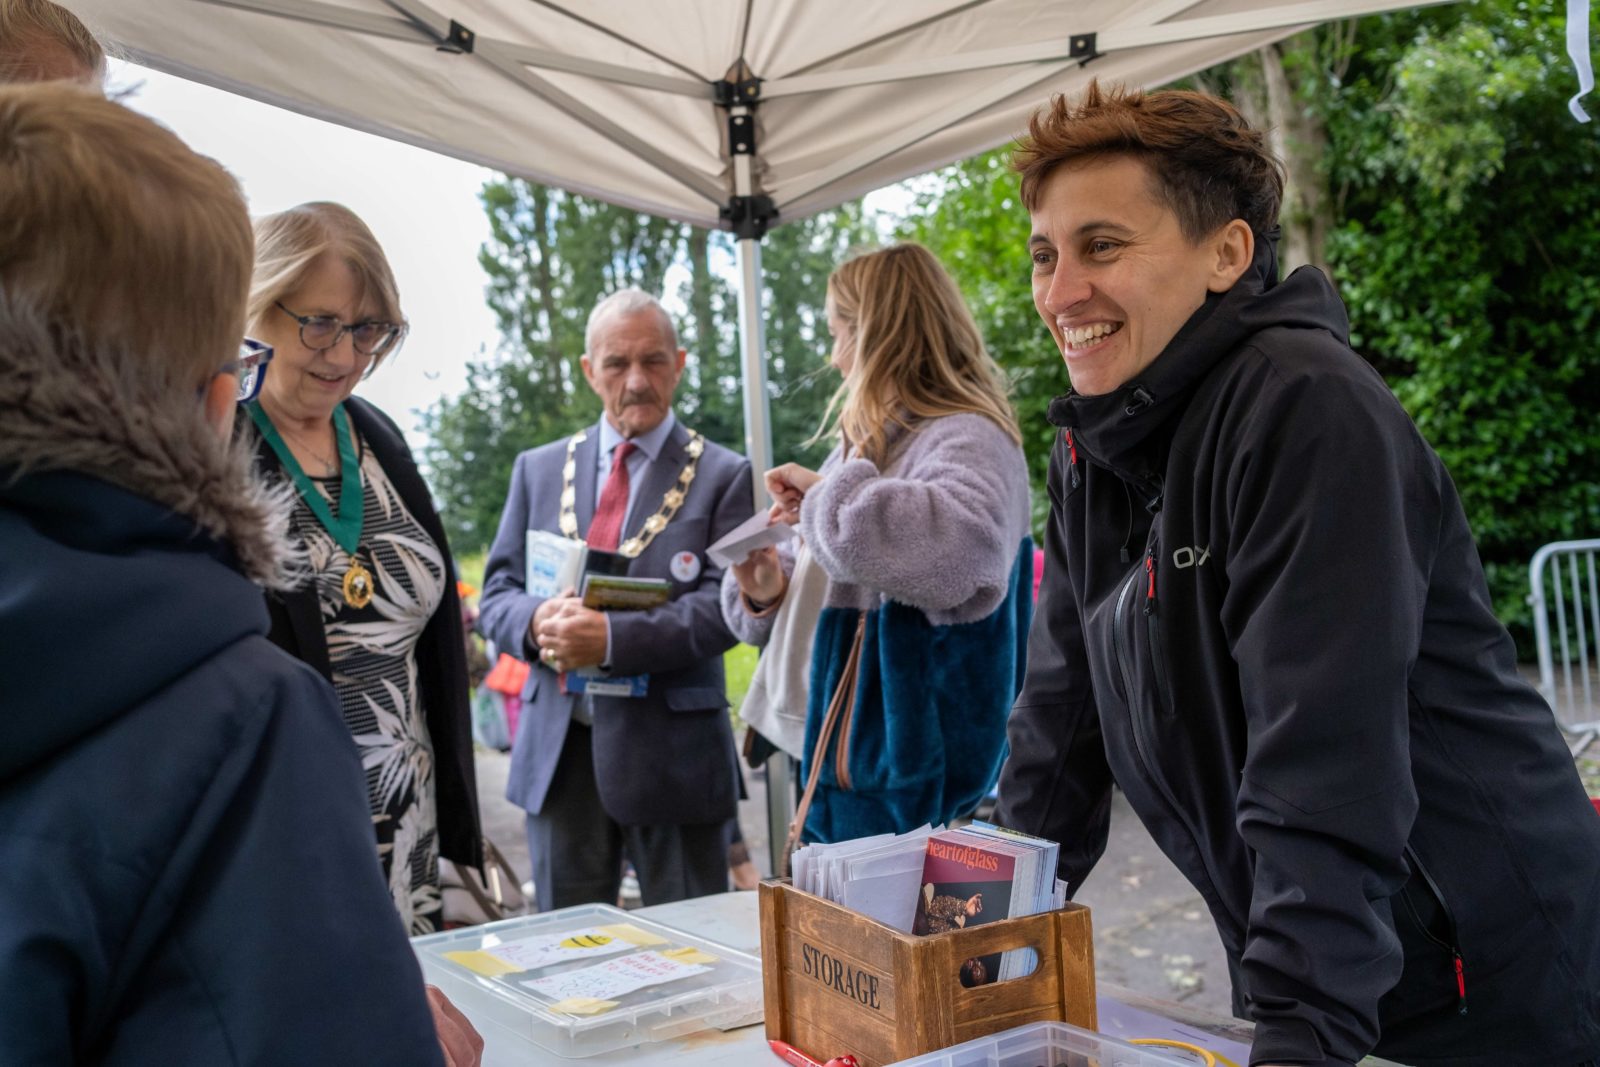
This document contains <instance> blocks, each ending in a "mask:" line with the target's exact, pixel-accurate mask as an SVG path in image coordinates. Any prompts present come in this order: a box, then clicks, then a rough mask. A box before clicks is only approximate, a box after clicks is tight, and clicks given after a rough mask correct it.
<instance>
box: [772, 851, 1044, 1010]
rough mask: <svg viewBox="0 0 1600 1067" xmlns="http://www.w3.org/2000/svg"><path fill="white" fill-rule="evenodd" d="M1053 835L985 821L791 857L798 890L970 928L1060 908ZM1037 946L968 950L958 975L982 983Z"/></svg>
mask: <svg viewBox="0 0 1600 1067" xmlns="http://www.w3.org/2000/svg"><path fill="white" fill-rule="evenodd" d="M1059 851H1060V847H1059V846H1058V845H1057V844H1056V843H1055V842H1054V841H1046V840H1044V839H1042V838H1038V837H1030V836H1028V835H1027V834H1022V833H1017V832H1016V831H1014V830H1007V829H1004V828H1003V827H999V826H994V825H991V824H990V823H985V822H974V823H972V824H970V825H968V826H963V827H961V828H960V829H956V830H944V829H939V830H935V829H934V828H933V827H930V826H923V827H920V828H918V829H916V830H913V831H911V832H910V833H906V834H882V835H879V836H877V837H863V838H858V839H857V840H854V841H840V842H838V843H836V844H815V845H803V846H801V847H800V848H799V849H797V850H795V852H794V855H793V856H792V857H791V859H790V870H791V871H792V872H793V880H794V885H795V888H796V889H801V890H804V891H805V892H807V893H812V894H814V895H816V896H819V897H824V898H826V899H828V900H831V901H833V902H834V903H836V904H842V905H844V906H845V907H847V908H850V909H851V910H852V911H858V912H860V913H861V914H863V915H866V916H868V917H870V918H873V919H876V920H878V921H879V922H881V923H885V924H886V925H888V926H892V927H894V928H895V929H896V930H903V931H905V932H906V933H913V934H936V933H941V932H943V931H946V930H955V929H964V928H966V927H968V926H977V925H979V924H981V923H986V922H992V921H994V920H996V919H1005V918H1012V917H1016V916H1019V915H1033V914H1035V913H1037V912H1041V911H1049V910H1051V909H1052V908H1059V907H1061V906H1062V905H1064V904H1065V903H1066V900H1067V884H1066V883H1065V882H1063V881H1060V880H1059V879H1057V878H1056V859H1057V856H1058V854H1059ZM1033 956H1034V953H1033V950H1032V949H1019V950H1017V951H1014V952H1007V953H1004V954H1003V955H1000V954H996V955H995V956H993V957H986V958H982V959H972V960H968V961H966V963H965V964H964V965H963V966H962V971H961V977H962V982H963V983H964V984H966V985H984V984H986V983H988V982H994V981H998V980H1003V979H1007V978H1016V977H1021V976H1022V975H1025V974H1028V973H1029V972H1030V971H1031V970H1032V969H1033Z"/></svg>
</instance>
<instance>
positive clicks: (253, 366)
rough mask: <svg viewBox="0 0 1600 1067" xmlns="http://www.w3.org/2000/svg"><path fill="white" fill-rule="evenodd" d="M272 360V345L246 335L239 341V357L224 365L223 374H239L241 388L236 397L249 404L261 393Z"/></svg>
mask: <svg viewBox="0 0 1600 1067" xmlns="http://www.w3.org/2000/svg"><path fill="white" fill-rule="evenodd" d="M271 362H272V346H271V345H264V344H262V343H261V342H260V341H256V340H252V339H251V338H249V337H246V338H245V339H244V340H243V341H240V342H239V358H238V359H234V360H229V361H228V362H227V363H224V364H223V365H222V370H221V372H220V373H222V374H237V375H238V376H239V390H238V392H237V393H236V394H235V395H234V399H235V400H237V401H238V402H239V403H241V404H248V403H250V401H252V400H254V399H255V398H256V397H258V396H260V395H261V383H262V382H264V381H266V380H267V364H268V363H271Z"/></svg>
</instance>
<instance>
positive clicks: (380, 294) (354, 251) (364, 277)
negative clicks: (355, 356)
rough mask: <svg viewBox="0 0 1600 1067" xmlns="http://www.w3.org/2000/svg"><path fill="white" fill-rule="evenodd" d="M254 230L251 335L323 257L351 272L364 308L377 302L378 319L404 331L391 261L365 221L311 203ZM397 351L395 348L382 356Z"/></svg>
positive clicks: (324, 203)
mask: <svg viewBox="0 0 1600 1067" xmlns="http://www.w3.org/2000/svg"><path fill="white" fill-rule="evenodd" d="M255 230H256V265H255V273H254V275H253V276H252V278H251V280H250V306H249V310H248V313H247V316H246V321H247V322H248V323H249V324H250V328H251V329H255V328H257V327H259V326H260V325H261V322H262V320H264V319H265V318H266V317H267V315H268V314H269V313H271V312H272V310H273V305H274V304H275V303H276V302H277V301H279V300H282V299H283V298H284V297H285V296H287V295H288V294H290V293H292V292H294V291H295V290H296V289H297V288H299V287H300V283H301V282H302V281H303V280H304V279H305V276H306V274H307V273H309V272H310V270H311V267H312V264H314V263H315V262H316V261H317V259H318V258H319V257H320V256H321V255H322V254H323V253H325V252H326V253H330V254H332V255H335V256H338V257H339V258H340V259H342V260H344V262H345V264H346V265H348V266H349V268H350V270H351V272H352V273H353V274H354V275H355V277H356V284H357V286H359V287H360V293H359V298H360V300H361V301H362V302H363V303H365V302H366V301H367V300H369V299H372V300H375V301H376V302H377V304H378V314H379V315H381V316H382V317H383V318H384V319H386V320H388V321H389V322H394V323H398V324H399V325H400V326H401V327H402V328H403V327H404V326H405V325H406V317H405V315H404V314H402V313H401V311H400V287H399V286H398V285H397V284H395V280H394V270H393V269H392V268H391V267H390V266H389V257H387V256H385V255H384V254H383V246H382V245H380V244H378V238H377V237H376V236H374V235H373V232H372V230H371V229H370V228H368V226H367V224H366V223H365V222H362V221H361V217H360V216H359V215H357V214H356V213H355V212H354V211H351V210H350V209H349V208H347V207H345V206H344V205H343V204H334V203H329V202H327V201H313V202H312V203H309V204H301V205H299V206H298V207H292V208H289V209H288V210H287V211H280V212H278V213H277V214H275V215H263V216H262V217H261V218H259V219H257V220H256V223H255ZM398 347H399V345H398V343H396V345H395V346H394V347H393V348H390V349H389V351H388V352H386V353H384V355H385V356H387V355H389V354H392V353H393V352H394V351H396V350H397V349H398ZM381 362H382V359H381V358H380V359H375V360H373V361H372V366H373V368H376V367H377V366H378V364H379V363H381Z"/></svg>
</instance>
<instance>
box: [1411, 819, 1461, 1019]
mask: <svg viewBox="0 0 1600 1067" xmlns="http://www.w3.org/2000/svg"><path fill="white" fill-rule="evenodd" d="M1405 856H1406V860H1407V861H1409V862H1410V864H1411V869H1412V870H1413V871H1415V872H1416V873H1418V874H1420V875H1421V876H1422V884H1423V886H1424V887H1426V889H1427V890H1428V892H1429V893H1430V894H1432V895H1433V899H1434V901H1435V902H1436V903H1438V905H1439V911H1440V912H1441V913H1443V915H1444V923H1445V926H1446V927H1448V928H1449V931H1450V941H1449V943H1448V944H1447V943H1445V942H1444V941H1441V940H1439V939H1438V938H1437V937H1435V936H1434V933H1433V931H1432V930H1429V929H1428V924H1427V923H1425V922H1423V921H1422V916H1420V915H1418V914H1417V908H1416V905H1414V904H1412V903H1411V898H1409V897H1407V896H1406V894H1405V891H1404V890H1401V892H1400V899H1401V901H1403V902H1404V903H1405V906H1406V910H1407V911H1409V912H1410V913H1411V918H1412V919H1413V920H1414V921H1415V922H1416V924H1417V929H1419V930H1421V931H1422V936H1423V937H1426V938H1427V939H1428V940H1429V941H1432V942H1433V943H1434V944H1435V945H1438V946H1439V947H1440V948H1442V949H1444V950H1445V951H1446V952H1448V953H1450V962H1451V963H1452V964H1453V965H1454V967H1455V976H1456V1014H1457V1015H1465V1014H1466V1013H1467V971H1466V966H1465V964H1464V963H1463V962H1462V960H1461V935H1460V933H1458V932H1457V930H1456V917H1455V914H1454V913H1452V912H1451V911H1450V904H1449V902H1448V901H1446V900H1445V899H1444V894H1443V893H1442V892H1440V891H1439V883H1438V882H1435V881H1434V880H1433V875H1431V874H1429V873H1428V868H1426V867H1424V866H1423V865H1422V859H1421V858H1420V857H1419V856H1418V855H1417V852H1416V849H1414V848H1412V847H1411V846H1410V845H1407V846H1406V851H1405Z"/></svg>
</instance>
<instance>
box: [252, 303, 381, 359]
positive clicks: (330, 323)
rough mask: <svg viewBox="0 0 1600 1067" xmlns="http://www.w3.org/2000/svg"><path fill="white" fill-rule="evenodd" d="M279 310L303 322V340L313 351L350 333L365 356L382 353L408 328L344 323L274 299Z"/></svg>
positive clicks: (323, 349)
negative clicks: (293, 308) (299, 311)
mask: <svg viewBox="0 0 1600 1067" xmlns="http://www.w3.org/2000/svg"><path fill="white" fill-rule="evenodd" d="M273 303H274V304H275V305H277V308H278V310H279V311H281V312H283V313H284V314H285V315H287V316H289V317H290V318H291V319H293V320H294V321H296V322H298V323H299V324H300V342H301V344H303V345H305V346H306V347H307V348H309V349H311V350H312V351H313V352H323V351H326V350H327V349H330V348H332V347H333V346H334V345H336V344H338V343H339V342H340V341H341V340H343V339H344V335H345V334H347V333H348V334H349V335H350V340H351V343H352V344H354V345H355V348H356V351H357V352H359V353H361V354H362V355H363V356H373V357H377V356H381V355H384V354H385V353H387V352H388V351H389V349H391V348H393V347H394V345H395V342H396V341H398V340H400V335H401V334H403V333H405V327H404V326H402V325H401V324H400V323H398V322H375V321H370V320H369V321H367V322H340V321H339V320H338V319H337V318H335V317H334V316H332V315H296V314H295V313H294V312H292V311H290V310H289V309H288V308H286V307H284V306H283V304H282V303H281V302H280V301H277V300H274V301H273Z"/></svg>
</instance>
